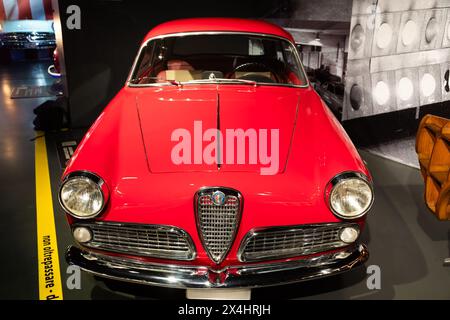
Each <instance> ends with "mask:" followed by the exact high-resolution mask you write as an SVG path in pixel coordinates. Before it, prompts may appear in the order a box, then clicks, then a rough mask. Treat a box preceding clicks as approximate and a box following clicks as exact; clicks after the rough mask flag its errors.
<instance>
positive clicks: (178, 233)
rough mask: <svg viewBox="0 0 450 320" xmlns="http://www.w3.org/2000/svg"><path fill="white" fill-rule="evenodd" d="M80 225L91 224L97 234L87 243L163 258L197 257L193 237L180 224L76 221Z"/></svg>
mask: <svg viewBox="0 0 450 320" xmlns="http://www.w3.org/2000/svg"><path fill="white" fill-rule="evenodd" d="M79 226H83V227H87V228H89V229H90V230H91V232H92V234H93V238H92V240H91V241H90V242H88V243H83V245H84V246H86V247H91V248H96V249H100V250H102V249H103V250H110V251H114V252H122V253H126V254H132V255H137V256H151V257H155V258H163V259H175V260H192V259H194V258H195V253H196V252H195V248H194V245H193V243H192V240H191V238H190V237H189V235H188V234H187V233H186V232H184V231H183V230H181V229H179V228H176V227H171V226H164V225H133V224H126V223H113V222H96V223H89V224H87V223H83V224H76V225H74V228H76V227H79Z"/></svg>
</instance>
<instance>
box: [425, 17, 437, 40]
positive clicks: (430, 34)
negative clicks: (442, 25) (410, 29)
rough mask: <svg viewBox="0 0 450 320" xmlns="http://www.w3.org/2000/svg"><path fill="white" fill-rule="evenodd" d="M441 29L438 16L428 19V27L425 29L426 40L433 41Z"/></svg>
mask: <svg viewBox="0 0 450 320" xmlns="http://www.w3.org/2000/svg"><path fill="white" fill-rule="evenodd" d="M438 31H439V26H438V22H437V20H436V18H431V19H430V20H428V23H427V27H426V29H425V40H426V41H427V43H431V41H433V40H434V38H435V37H436V35H437V33H438Z"/></svg>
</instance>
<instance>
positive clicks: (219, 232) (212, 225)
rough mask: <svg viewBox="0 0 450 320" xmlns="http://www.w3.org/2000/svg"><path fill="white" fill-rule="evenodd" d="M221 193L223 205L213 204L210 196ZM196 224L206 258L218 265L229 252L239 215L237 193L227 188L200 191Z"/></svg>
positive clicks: (239, 197) (239, 207)
mask: <svg viewBox="0 0 450 320" xmlns="http://www.w3.org/2000/svg"><path fill="white" fill-rule="evenodd" d="M215 191H221V192H223V193H224V194H225V199H224V203H223V204H220V205H217V204H215V203H214V202H213V199H212V194H213V193H214V192H215ZM196 201H197V208H196V209H197V210H196V213H197V224H198V229H199V234H200V239H201V240H202V243H203V247H204V249H205V250H206V252H207V253H208V256H209V257H210V258H211V259H212V260H213V261H214V262H216V263H220V262H222V261H223V259H224V258H225V257H226V255H227V253H228V251H229V250H230V248H231V246H232V244H233V241H234V237H235V236H236V230H237V228H238V225H239V220H240V214H241V204H242V203H241V196H240V194H239V192H237V191H235V190H231V189H227V188H208V189H202V190H201V191H200V192H198V193H197V200H196Z"/></svg>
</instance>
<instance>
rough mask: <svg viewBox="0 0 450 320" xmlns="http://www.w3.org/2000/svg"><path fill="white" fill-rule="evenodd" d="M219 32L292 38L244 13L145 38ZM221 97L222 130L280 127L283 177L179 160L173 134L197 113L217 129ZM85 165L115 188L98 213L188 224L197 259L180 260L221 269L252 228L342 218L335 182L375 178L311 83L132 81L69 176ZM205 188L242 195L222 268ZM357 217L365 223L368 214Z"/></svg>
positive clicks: (170, 26)
mask: <svg viewBox="0 0 450 320" xmlns="http://www.w3.org/2000/svg"><path fill="white" fill-rule="evenodd" d="M211 30H212V31H217V30H230V31H237V32H240V31H242V32H258V33H262V34H271V35H276V36H280V37H284V38H286V39H288V40H289V41H291V42H293V40H292V37H291V36H290V35H289V34H288V33H286V32H285V31H283V30H282V29H281V28H279V27H276V26H272V25H270V24H267V23H263V22H259V21H252V22H248V21H247V20H245V23H242V21H241V20H239V19H210V20H208V19H192V20H184V21H183V22H182V23H180V22H172V23H167V24H162V25H161V26H159V27H157V28H155V29H153V30H152V31H151V32H150V33H149V34H148V35H147V36H146V38H145V39H146V40H147V39H150V38H152V37H155V36H158V35H161V34H169V33H177V32H187V31H188V32H196V31H211ZM218 96H219V98H220V113H221V127H223V128H224V129H226V128H243V129H246V128H256V129H258V128H279V129H280V168H279V171H278V174H275V175H260V173H259V168H260V165H227V164H223V166H222V168H221V169H220V170H218V169H217V166H216V165H206V164H200V165H195V164H193V165H187V166H186V165H182V166H176V165H174V164H173V163H172V162H171V159H170V154H171V148H172V147H173V146H174V144H175V143H174V142H173V141H171V132H172V131H173V130H174V129H176V128H187V129H191V128H192V125H193V122H194V121H195V120H201V121H202V122H203V125H204V127H205V128H206V127H210V128H213V127H215V125H216V112H217V99H218ZM205 128H204V129H205ZM80 170H82V171H84V170H88V171H91V172H93V173H95V174H97V175H98V176H100V177H102V179H103V180H104V181H105V182H106V185H107V186H108V188H109V191H110V199H109V201H108V204H107V207H106V208H105V211H104V213H103V214H102V215H101V216H99V217H98V218H96V220H99V221H113V222H129V223H140V224H164V225H173V226H177V227H179V228H182V229H183V230H185V231H186V232H187V233H189V235H190V236H191V237H192V239H193V242H194V244H195V247H196V250H197V257H196V259H195V260H193V261H190V262H177V263H180V264H193V265H203V266H205V265H208V266H211V267H212V268H216V269H220V268H222V267H223V266H226V265H239V264H242V263H241V262H240V261H239V260H238V259H237V251H238V248H239V246H240V244H241V241H242V239H243V237H244V236H245V235H246V234H247V233H248V232H249V231H250V230H252V229H254V228H260V227H268V226H289V225H302V224H317V223H330V222H341V221H342V220H340V219H339V218H337V217H336V216H335V215H334V214H333V213H332V212H331V210H330V209H329V206H328V204H327V199H326V197H325V188H326V186H327V184H328V183H329V181H330V180H331V179H332V178H333V177H335V176H336V175H337V174H339V173H342V172H345V171H356V172H360V173H363V174H364V175H366V176H367V177H369V178H370V174H369V172H368V170H367V168H366V167H365V165H364V163H363V161H362V160H361V158H360V156H359V154H358V152H357V150H356V149H355V147H354V146H353V144H352V143H351V141H350V139H349V138H348V136H347V135H346V133H345V131H344V130H343V129H342V127H341V125H340V124H339V123H338V121H337V120H336V119H335V118H334V116H333V115H332V113H331V112H330V111H329V110H328V108H327V107H326V105H325V104H324V103H323V102H322V100H321V99H320V97H319V96H318V95H317V94H316V92H315V91H314V90H313V89H312V88H311V87H305V88H300V87H282V86H252V85H236V84H233V85H231V84H223V85H222V84H220V85H205V84H189V85H184V86H176V85H174V86H158V87H127V86H126V87H124V88H123V89H122V90H121V91H120V92H119V93H118V94H117V96H116V97H115V98H114V99H113V100H112V101H111V102H110V103H109V105H108V106H107V107H106V108H105V110H104V111H103V112H102V114H101V115H100V116H99V118H98V119H97V121H96V122H95V123H94V125H93V126H92V127H91V128H90V129H89V131H88V133H87V134H86V136H85V137H84V139H83V141H82V142H81V144H80V145H79V147H78V148H77V150H76V152H75V154H74V156H73V157H72V159H71V160H70V162H69V164H68V166H67V168H66V170H65V172H64V175H63V177H65V176H67V175H68V174H69V173H71V172H75V171H80ZM205 186H225V187H229V188H234V189H236V190H239V191H240V192H241V194H242V197H243V199H244V209H243V214H242V217H241V222H240V225H239V228H238V231H237V235H236V238H235V240H234V242H233V245H232V248H231V250H230V252H229V253H228V255H227V256H226V259H225V260H224V261H223V262H222V263H221V264H220V265H216V264H215V263H214V262H213V261H212V260H211V259H210V258H209V257H208V255H207V253H206V252H205V250H204V249H203V245H202V242H201V240H200V238H199V235H198V231H197V225H196V217H195V213H194V205H193V199H194V195H195V193H196V192H197V191H198V190H199V189H200V188H202V187H205ZM74 220H75V219H74V218H72V217H69V221H70V222H71V223H72V222H74ZM357 222H358V223H359V224H360V225H361V227H362V226H363V224H364V218H360V219H358V220H357ZM139 259H141V260H146V261H164V260H161V259H151V258H139ZM285 260H290V259H285Z"/></svg>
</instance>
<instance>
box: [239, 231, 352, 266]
mask: <svg viewBox="0 0 450 320" xmlns="http://www.w3.org/2000/svg"><path fill="white" fill-rule="evenodd" d="M348 226H352V227H356V228H357V229H358V230H359V227H358V225H357V224H347V223H332V224H315V225H302V226H293V227H292V226H288V227H275V228H267V229H261V230H256V231H250V232H249V233H248V234H247V235H246V236H245V238H244V241H243V242H242V245H241V247H240V249H239V259H240V260H241V261H243V262H244V261H258V260H269V259H281V258H287V257H294V256H301V255H308V254H313V253H318V252H323V251H327V250H332V249H336V248H339V247H344V246H347V245H348V244H347V243H345V242H342V241H341V240H340V238H339V233H340V231H341V230H342V229H343V228H345V227H348Z"/></svg>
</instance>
